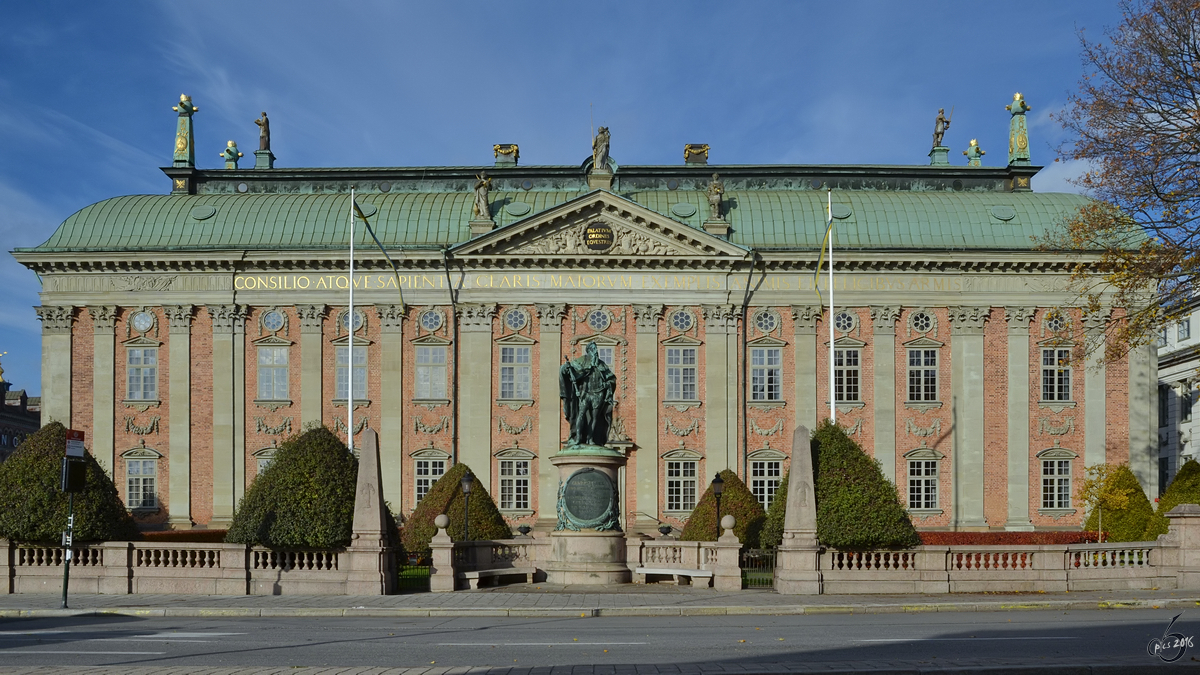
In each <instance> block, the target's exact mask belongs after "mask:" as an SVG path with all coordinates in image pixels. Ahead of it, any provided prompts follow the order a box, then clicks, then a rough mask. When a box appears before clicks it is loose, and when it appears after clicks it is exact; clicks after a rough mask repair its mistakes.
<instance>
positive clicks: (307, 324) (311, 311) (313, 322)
mask: <svg viewBox="0 0 1200 675" xmlns="http://www.w3.org/2000/svg"><path fill="white" fill-rule="evenodd" d="M325 309H326V308H325V305H296V315H297V316H298V317H300V333H301V334H303V333H320V332H321V330H322V329H323V327H324V325H325Z"/></svg>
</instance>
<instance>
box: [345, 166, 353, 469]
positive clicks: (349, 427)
mask: <svg viewBox="0 0 1200 675" xmlns="http://www.w3.org/2000/svg"><path fill="white" fill-rule="evenodd" d="M346 324H347V326H349V328H348V330H347V332H348V333H349V334H350V340H349V342H348V343H347V344H348V345H349V347H348V349H347V350H346V353H347V359H346V360H347V361H348V365H349V368H348V369H347V372H348V373H349V377H347V378H346V447H348V448H349V449H350V452H351V453H353V452H354V188H350V310H349V311H348V312H347V313H346Z"/></svg>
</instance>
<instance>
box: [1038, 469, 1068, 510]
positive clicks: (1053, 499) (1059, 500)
mask: <svg viewBox="0 0 1200 675" xmlns="http://www.w3.org/2000/svg"><path fill="white" fill-rule="evenodd" d="M1042 508H1043V509H1069V508H1071V460H1069V459H1047V460H1043V461H1042Z"/></svg>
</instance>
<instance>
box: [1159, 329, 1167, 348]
mask: <svg viewBox="0 0 1200 675" xmlns="http://www.w3.org/2000/svg"><path fill="white" fill-rule="evenodd" d="M1158 346H1159V347H1166V346H1167V329H1166V328H1164V329H1162V330H1160V331H1158Z"/></svg>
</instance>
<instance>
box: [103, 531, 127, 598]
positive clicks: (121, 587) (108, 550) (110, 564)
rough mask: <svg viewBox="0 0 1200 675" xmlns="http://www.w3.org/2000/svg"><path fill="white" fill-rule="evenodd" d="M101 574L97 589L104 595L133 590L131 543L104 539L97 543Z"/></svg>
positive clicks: (122, 593) (125, 593)
mask: <svg viewBox="0 0 1200 675" xmlns="http://www.w3.org/2000/svg"><path fill="white" fill-rule="evenodd" d="M98 548H99V549H100V558H101V565H102V566H103V571H102V575H101V577H100V579H99V581H98V585H99V591H100V592H101V593H103V594H105V595H128V594H129V593H131V592H133V588H132V581H133V544H132V543H130V542H127V541H106V542H104V543H102V544H100V545H99V547H98Z"/></svg>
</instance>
